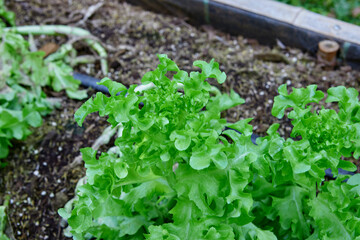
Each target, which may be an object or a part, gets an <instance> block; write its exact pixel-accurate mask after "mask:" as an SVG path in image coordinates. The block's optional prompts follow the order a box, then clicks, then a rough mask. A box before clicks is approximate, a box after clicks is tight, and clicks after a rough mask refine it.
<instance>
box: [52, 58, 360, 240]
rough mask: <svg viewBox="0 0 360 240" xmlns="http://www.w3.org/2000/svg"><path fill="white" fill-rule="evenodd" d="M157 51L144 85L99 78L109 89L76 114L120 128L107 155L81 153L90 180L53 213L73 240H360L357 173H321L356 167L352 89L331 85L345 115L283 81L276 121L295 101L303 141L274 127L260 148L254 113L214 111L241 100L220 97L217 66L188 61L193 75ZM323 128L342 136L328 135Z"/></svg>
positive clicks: (312, 90)
mask: <svg viewBox="0 0 360 240" xmlns="http://www.w3.org/2000/svg"><path fill="white" fill-rule="evenodd" d="M158 57H159V60H160V64H159V65H158V67H157V69H155V70H154V71H151V72H148V73H147V74H145V76H144V77H143V78H142V84H143V86H136V85H133V86H131V87H130V88H129V89H126V88H125V87H124V86H123V85H122V84H120V83H117V82H113V81H111V80H110V79H107V78H105V79H103V80H102V81H101V83H100V84H101V85H104V86H106V87H108V89H109V92H110V95H111V96H109V97H107V96H105V95H104V94H102V93H97V95H96V97H95V98H90V99H89V100H88V101H87V102H85V103H84V104H83V105H82V106H81V107H80V108H79V109H78V110H77V112H76V114H75V119H76V121H77V122H78V123H79V124H80V125H81V124H82V122H83V121H84V119H85V117H86V116H87V115H88V114H90V113H93V112H99V115H100V116H107V117H108V121H109V123H111V125H112V126H113V127H118V128H119V129H120V134H119V137H118V138H117V139H116V141H115V147H113V148H111V150H109V151H108V152H103V153H101V154H100V153H97V151H95V150H93V149H91V148H85V149H82V150H81V152H82V156H83V159H84V161H85V167H86V168H87V171H86V183H84V184H82V185H81V186H79V187H78V188H77V194H76V198H75V199H73V200H72V201H71V202H70V205H67V206H66V207H65V208H63V209H60V210H59V214H60V215H61V216H62V217H63V218H64V219H66V220H67V221H68V224H69V227H68V229H67V230H68V233H69V234H70V235H71V236H73V238H74V239H77V240H79V239H91V238H95V239H144V238H145V239H152V240H155V239H156V240H158V239H167V240H175V239H260V240H268V239H269V240H273V239H340V238H339V236H341V239H355V238H356V237H358V236H359V235H360V221H359V217H360V216H359V215H360V213H359V211H358V209H359V204H360V199H359V193H360V191H359V189H360V177H359V175H355V176H353V177H350V178H349V179H348V181H347V182H345V181H344V180H345V179H347V178H348V176H341V177H338V178H337V179H336V180H335V181H329V182H325V183H323V184H322V182H323V181H324V175H325V172H324V170H325V169H327V168H332V169H333V170H334V171H336V169H337V168H338V167H343V168H345V169H348V170H354V166H353V165H352V164H351V163H349V162H345V161H343V160H342V159H341V156H349V155H350V154H351V153H352V152H356V149H357V141H358V139H359V137H358V136H359V133H358V131H357V123H356V122H357V120H356V117H355V116H356V114H357V112H356V111H355V110H354V109H356V107H357V104H358V103H357V102H356V100H355V97H356V96H357V95H356V94H355V95H356V96H355V95H354V94H353V95H352V96H351V97H350V98H351V99H350V98H349V97H348V94H349V92H348V91H352V90H346V89H345V90H339V89H342V88H333V89H330V90H329V92H331V91H335V92H336V91H342V92H344V91H345V92H344V96H343V97H341V98H336V99H335V97H331V96H335V95H336V96H338V94H337V93H336V94H335V93H334V94H333V95H329V98H328V100H329V101H338V102H339V105H340V109H343V110H344V111H345V110H346V111H348V110H350V109H352V110H351V112H352V114H350V116H348V115H347V113H345V112H342V110H340V111H339V113H336V112H335V111H333V110H329V111H327V110H325V109H323V110H321V111H322V112H321V111H320V112H319V113H318V112H312V111H311V109H310V107H308V106H307V104H308V103H311V102H318V101H319V100H320V99H321V98H322V97H323V93H321V92H320V91H316V87H315V86H310V87H308V88H307V89H300V90H296V89H294V90H293V93H291V94H288V93H287V90H286V87H285V86H282V87H280V89H279V92H280V96H279V97H277V98H276V99H275V103H274V110H273V114H274V115H275V116H277V117H283V115H284V112H285V110H286V108H293V111H292V112H291V113H290V114H289V117H290V118H292V119H293V124H294V131H293V135H294V136H295V135H300V136H302V139H301V140H296V141H295V140H292V139H286V140H285V139H283V138H282V137H280V135H279V134H278V133H277V132H276V130H277V128H278V125H276V124H275V125H273V126H271V127H270V128H269V130H268V136H266V137H263V138H259V139H258V141H257V143H258V145H255V144H253V143H252V142H251V135H252V126H251V125H250V124H249V122H250V121H251V119H243V120H240V121H238V122H236V123H227V122H226V120H225V119H223V118H221V112H222V111H224V110H226V109H229V108H231V107H234V106H236V105H238V104H242V103H244V100H243V99H242V98H240V97H239V96H238V94H236V93H235V92H231V93H230V94H229V95H227V94H221V93H220V92H219V91H218V90H217V89H215V88H214V87H212V86H211V85H210V84H209V83H208V82H207V81H206V80H207V79H208V78H215V79H217V81H218V82H219V83H223V82H224V81H225V79H226V75H225V73H223V72H221V71H220V70H219V65H218V63H216V62H214V61H213V60H212V61H211V62H209V63H206V62H203V61H195V62H194V66H196V67H200V68H201V72H196V71H194V72H191V73H190V74H188V73H187V72H185V71H182V70H180V69H179V68H178V66H177V65H176V64H175V63H174V62H173V61H171V60H170V59H169V58H167V56H166V55H159V56H158ZM334 89H335V90H334ZM308 122H310V123H308ZM301 124H303V125H301ZM301 126H302V128H301ZM320 127H321V128H320ZM327 127H328V128H330V127H331V130H332V131H335V129H336V131H338V132H337V134H326V131H328V129H327ZM228 128H231V129H234V130H237V131H239V132H241V133H242V134H239V133H237V132H236V131H233V130H231V129H228ZM300 128H301V129H300ZM226 129H227V130H226ZM345 130H346V131H345ZM309 138H311V139H309ZM355 155H356V154H355ZM356 156H357V155H356Z"/></svg>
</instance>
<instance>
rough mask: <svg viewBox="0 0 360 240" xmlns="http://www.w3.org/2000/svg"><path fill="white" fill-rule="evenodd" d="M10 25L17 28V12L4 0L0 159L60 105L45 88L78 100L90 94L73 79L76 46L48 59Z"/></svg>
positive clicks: (1, 6) (0, 43)
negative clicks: (71, 54) (71, 57)
mask: <svg viewBox="0 0 360 240" xmlns="http://www.w3.org/2000/svg"><path fill="white" fill-rule="evenodd" d="M6 25H10V26H12V27H14V25H15V14H14V13H13V12H10V11H7V10H6V8H5V6H4V2H3V1H2V0H0V53H1V54H0V159H2V158H6V157H7V155H8V153H9V146H11V142H10V141H11V140H12V139H17V140H23V139H25V138H26V137H27V136H28V135H29V134H30V133H31V130H30V129H31V127H39V126H40V125H41V124H42V117H43V116H45V115H46V114H48V113H50V112H51V111H52V109H53V108H54V106H56V105H58V103H57V102H56V101H52V100H54V99H52V100H51V99H49V98H47V96H46V95H45V93H44V92H43V88H44V87H50V88H52V90H54V91H56V92H59V91H61V90H65V91H66V93H67V95H68V96H69V97H70V98H74V99H83V98H85V97H87V94H86V91H85V90H78V88H79V85H80V81H78V80H75V79H74V78H73V76H72V71H73V69H72V67H71V66H70V65H69V64H68V61H67V57H68V56H67V54H68V52H70V51H74V49H72V47H70V48H69V46H68V44H67V45H64V46H62V47H61V48H60V50H59V51H58V52H56V53H54V54H52V55H50V56H49V57H47V58H46V59H45V60H44V59H43V58H44V55H45V53H44V52H41V51H30V43H29V41H27V40H25V39H24V38H23V37H22V36H21V35H20V34H17V33H15V32H14V31H10V30H9V29H6V28H4V27H5V26H6ZM14 28H15V27H14ZM65 48H66V49H67V50H66V51H65ZM4 165H5V164H4V163H1V162H0V167H1V166H4Z"/></svg>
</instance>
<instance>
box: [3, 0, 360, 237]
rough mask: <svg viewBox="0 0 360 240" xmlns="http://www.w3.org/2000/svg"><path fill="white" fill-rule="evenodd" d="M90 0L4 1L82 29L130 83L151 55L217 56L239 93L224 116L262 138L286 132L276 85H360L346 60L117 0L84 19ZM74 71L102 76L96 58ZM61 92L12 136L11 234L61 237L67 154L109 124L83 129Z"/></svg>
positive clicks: (94, 122)
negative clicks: (275, 107) (238, 102)
mask: <svg viewBox="0 0 360 240" xmlns="http://www.w3.org/2000/svg"><path fill="white" fill-rule="evenodd" d="M97 2H98V1H95V0H87V1H63V0H42V1H40V0H29V1H8V7H9V9H10V10H13V11H15V12H16V14H17V16H18V17H17V25H32V24H66V25H72V26H78V27H82V28H85V29H88V30H89V31H90V32H91V33H92V34H93V35H94V36H96V37H97V38H99V39H100V40H101V41H102V43H103V44H104V46H106V48H107V50H108V52H109V58H108V60H109V66H110V73H109V75H108V76H109V77H110V78H112V79H115V80H117V81H119V82H122V83H124V84H125V85H127V86H128V85H130V84H133V83H137V84H138V83H140V80H141V76H143V74H144V73H145V72H147V71H149V70H151V69H153V68H155V67H156V65H157V64H158V61H157V58H156V54H157V53H166V54H168V55H169V57H171V58H172V59H174V60H175V61H176V63H177V64H178V65H179V67H180V68H182V69H184V70H188V71H190V70H192V69H195V68H194V67H192V62H193V61H194V60H197V59H202V60H206V61H209V60H210V59H211V58H215V60H216V61H218V62H219V63H220V66H221V69H222V70H223V71H225V72H226V73H227V75H228V80H227V82H226V83H225V84H224V85H223V86H221V88H222V89H223V90H224V91H229V90H230V89H234V90H235V91H237V92H238V93H240V95H241V96H242V97H243V98H244V99H246V104H244V105H242V106H239V107H236V108H234V109H232V110H230V111H228V112H227V115H226V116H227V118H228V120H229V121H236V120H238V119H242V118H249V117H254V120H253V121H252V123H253V125H254V130H255V132H256V133H257V134H259V135H264V134H265V132H266V129H267V128H268V127H269V125H270V124H271V123H273V122H282V123H284V124H283V127H282V128H281V129H280V132H281V134H282V135H284V136H288V135H289V132H290V130H291V125H290V124H289V121H288V120H277V119H275V118H274V117H272V116H271V113H270V111H271V107H272V103H273V98H274V96H276V95H277V88H278V87H279V86H280V85H281V84H284V83H286V84H288V85H289V86H293V87H305V86H307V85H309V84H318V88H319V89H321V90H323V91H326V90H327V89H328V88H329V87H330V86H337V85H345V86H346V87H355V88H356V89H357V90H360V88H359V80H360V74H359V72H357V71H354V70H352V69H351V68H350V67H347V66H343V67H337V68H335V70H326V69H325V68H324V66H322V65H321V64H318V63H317V62H316V61H315V59H314V58H313V57H311V56H309V55H308V54H306V53H303V52H302V51H300V50H298V49H292V48H288V47H285V48H280V47H277V46H275V47H273V48H270V47H267V46H261V45H259V44H257V42H256V41H254V40H251V39H245V38H243V37H241V36H230V35H228V34H226V33H222V32H219V31H216V30H214V29H212V28H211V27H209V26H199V27H194V26H191V25H189V24H188V23H187V22H186V21H185V20H183V19H180V18H176V17H171V16H164V15H160V14H155V13H152V12H147V11H144V10H142V9H141V8H138V7H134V6H131V5H128V4H126V3H119V2H118V1H116V0H108V1H106V3H105V4H104V5H103V6H102V7H101V8H100V9H98V10H97V11H96V12H95V13H94V14H93V15H92V16H91V17H90V18H89V19H88V20H87V21H85V22H84V23H82V22H81V19H82V18H83V17H84V15H85V13H86V11H87V10H88V9H89V7H90V6H92V5H94V4H96V3H97ZM68 40H69V39H68V38H65V37H60V36H57V37H39V38H36V43H37V46H38V47H41V46H42V45H43V44H45V43H47V42H52V41H55V42H57V43H59V44H61V43H64V42H66V41H68ZM76 48H77V49H78V51H79V53H81V54H93V53H92V51H91V50H89V48H88V47H87V46H86V45H85V44H81V43H77V44H76ZM269 56H270V57H269ZM274 56H275V58H274ZM271 58H272V59H271ZM276 59H278V60H276ZM279 59H280V60H279ZM77 70H78V71H80V72H83V73H86V74H89V75H92V76H95V77H98V78H102V77H104V76H103V75H102V74H101V71H100V67H99V64H98V63H95V64H86V65H83V66H80V67H78V68H77ZM61 97H62V99H63V105H62V108H60V109H58V110H56V111H54V113H53V114H51V115H50V116H48V117H46V118H45V119H44V125H43V126H42V127H40V128H38V129H35V130H34V134H33V135H32V136H31V137H29V138H28V140H26V141H25V142H16V143H14V148H12V149H11V154H10V155H9V157H8V158H7V161H8V162H9V165H8V166H7V167H6V168H4V169H2V170H1V172H0V174H1V176H2V178H1V180H0V181H1V186H2V187H4V188H3V189H4V191H2V193H1V194H2V195H4V194H5V195H8V196H10V197H11V200H10V206H9V217H10V221H11V227H12V229H13V233H14V236H15V238H16V239H66V238H65V237H64V236H63V233H62V230H63V229H62V227H61V226H60V217H59V216H58V214H57V209H58V208H59V207H62V206H63V205H64V203H65V202H66V201H68V200H69V199H71V198H72V197H73V196H74V188H75V185H76V182H77V180H78V179H79V178H81V177H82V176H83V175H84V169H83V167H82V166H79V167H75V168H73V169H71V170H70V171H63V170H62V169H64V167H65V166H67V165H68V164H69V163H70V162H72V161H73V160H74V158H75V157H76V156H77V155H78V154H79V149H80V148H81V147H88V146H91V144H92V143H93V141H94V140H95V139H96V138H97V137H98V136H99V135H100V134H101V132H102V130H103V129H104V128H105V127H106V126H107V124H106V123H105V119H100V118H99V117H97V116H96V115H91V116H89V117H88V118H87V120H86V122H85V123H84V125H83V127H78V126H77V125H76V124H75V122H74V120H73V114H74V112H75V109H77V108H78V107H79V106H80V105H81V102H78V101H74V100H69V99H67V98H65V97H64V96H63V95H62V96H61ZM0 199H1V198H0Z"/></svg>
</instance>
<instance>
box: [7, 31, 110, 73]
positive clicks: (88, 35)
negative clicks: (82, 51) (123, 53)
mask: <svg viewBox="0 0 360 240" xmlns="http://www.w3.org/2000/svg"><path fill="white" fill-rule="evenodd" d="M4 30H5V31H13V32H16V33H19V34H22V35H28V34H33V35H41V34H44V35H57V34H62V35H69V36H77V37H83V38H84V40H85V42H86V43H87V44H89V46H90V47H91V48H93V49H94V50H95V51H96V52H97V53H98V54H99V56H100V58H101V60H100V63H101V71H102V72H103V74H104V75H106V74H107V73H108V65H107V56H108V55H107V53H106V50H105V49H104V48H103V46H101V44H100V43H99V42H97V41H95V40H94V36H92V35H91V33H90V32H88V31H86V30H84V29H82V28H77V27H70V26H63V25H47V26H20V27H9V28H4Z"/></svg>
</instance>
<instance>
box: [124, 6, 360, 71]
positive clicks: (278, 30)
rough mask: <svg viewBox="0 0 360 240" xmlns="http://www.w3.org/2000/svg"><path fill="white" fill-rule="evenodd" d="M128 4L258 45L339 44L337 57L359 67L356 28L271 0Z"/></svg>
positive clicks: (312, 49) (304, 46)
mask: <svg viewBox="0 0 360 240" xmlns="http://www.w3.org/2000/svg"><path fill="white" fill-rule="evenodd" d="M126 1H127V2H129V3H131V4H136V5H141V6H142V7H144V8H146V9H149V10H152V11H156V12H162V13H168V14H171V15H177V16H183V17H188V18H190V20H191V21H193V22H195V23H197V24H210V25H212V26H213V27H215V28H218V29H220V30H222V31H225V32H228V33H230V34H234V35H237V34H239V35H243V36H245V37H247V38H255V39H257V40H258V41H259V42H260V43H261V44H266V45H275V44H276V41H277V39H278V40H280V41H281V42H282V43H283V44H285V45H287V46H291V47H296V48H300V49H302V50H305V51H308V52H310V53H311V54H315V53H316V51H317V48H318V47H317V46H318V42H319V41H321V40H324V39H330V40H334V41H336V42H338V43H339V44H340V46H341V47H340V52H339V55H338V57H339V58H340V59H342V60H343V61H345V63H347V64H349V65H351V66H353V67H355V68H357V69H360V27H359V26H356V25H353V24H349V23H346V22H343V21H339V20H336V19H333V18H329V17H326V16H322V15H320V14H317V13H313V12H311V11H308V10H305V9H303V8H300V7H294V6H290V5H286V4H283V3H280V2H276V1H271V0H256V1H248V0H151V1H149V0H126Z"/></svg>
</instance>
